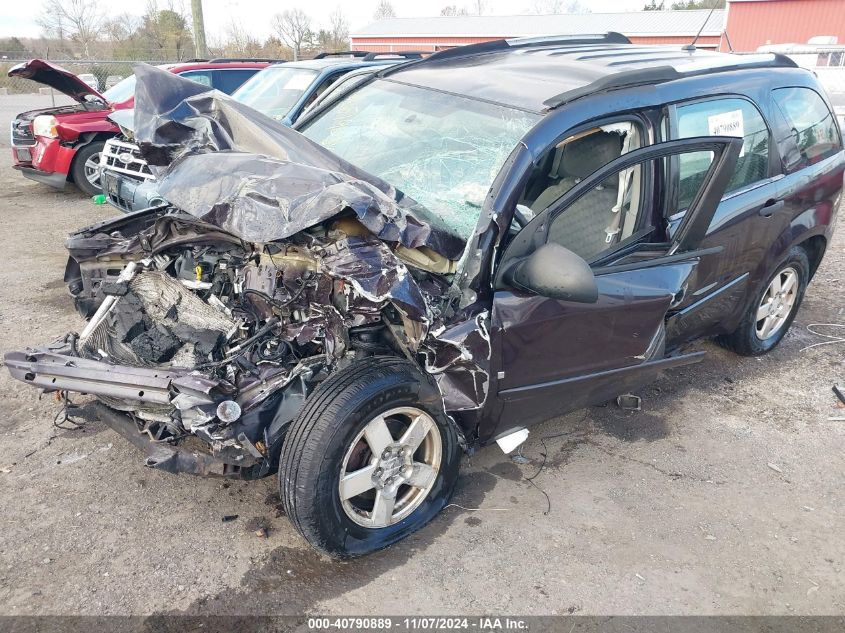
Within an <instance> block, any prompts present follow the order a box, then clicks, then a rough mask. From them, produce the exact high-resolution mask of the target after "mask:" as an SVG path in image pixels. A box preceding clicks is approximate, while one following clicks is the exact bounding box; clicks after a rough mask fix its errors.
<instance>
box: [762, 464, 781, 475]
mask: <svg viewBox="0 0 845 633" xmlns="http://www.w3.org/2000/svg"><path fill="white" fill-rule="evenodd" d="M766 466H768V467H769V468H771V469H772V470H773V471H775V472H776V473H780V474H781V475H782V474H783V471H782V470H781V469H780V466H778V465H777V464H773V463H772V462H769V463H768V464H766Z"/></svg>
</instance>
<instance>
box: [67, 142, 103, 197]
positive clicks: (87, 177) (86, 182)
mask: <svg viewBox="0 0 845 633" xmlns="http://www.w3.org/2000/svg"><path fill="white" fill-rule="evenodd" d="M105 145H106V144H105V142H104V141H94V142H93V143H88V145H85V146H84V147H82V148H81V149H80V150H79V151H78V152H76V156H74V157H73V165H72V166H71V168H70V175H71V177H72V178H73V182H74V184H75V185H76V186H77V188H78V189H79V190H80V191H81V192H82V193H84V194H85V195H88V196H96V195H97V194H100V193H103V188H102V187H101V186H100V176H99V171H97V172H96V173H97V176H96V179H95V180H92V174H91V169H92V167H93V166H94V164H95V163H96V164H97V165H99V162H100V153H101V152H102V151H103V147H105Z"/></svg>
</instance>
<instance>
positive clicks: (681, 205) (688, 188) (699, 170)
mask: <svg viewBox="0 0 845 633" xmlns="http://www.w3.org/2000/svg"><path fill="white" fill-rule="evenodd" d="M677 112H678V129H677V133H676V134H675V138H692V137H695V136H740V137H742V139H743V144H742V153H741V154H740V157H739V160H738V161H737V165H736V170H735V172H734V175H733V177H732V178H731V181H730V182H729V183H728V186H727V188H726V189H725V193H730V192H732V191H736V190H737V189H742V188H743V187H747V186H748V185H752V184H754V183H755V182H758V181H760V180H763V179H765V178H767V177H768V175H769V136H770V134H769V128H768V126H767V125H766V121H765V120H764V119H763V116H762V115H761V114H760V112H759V110H757V108H756V107H755V106H754V105H753V104H752V103H750V102H749V101H746V100H745V99H734V98H731V99H713V100H709V101H699V102H697V103H690V104H679V105H678V108H677ZM709 168H710V160H709V158H708V157H706V156H704V154H703V153H701V152H698V153H691V154H685V155H682V156H679V157H678V207H677V210H682V209H686V208H687V207H688V206H689V205H690V203H691V202H692V199H693V197H694V196H695V194H696V193H697V192H698V190H699V188H700V186H701V183H702V180H703V178H704V176H705V174H706V173H707V170H708V169H709Z"/></svg>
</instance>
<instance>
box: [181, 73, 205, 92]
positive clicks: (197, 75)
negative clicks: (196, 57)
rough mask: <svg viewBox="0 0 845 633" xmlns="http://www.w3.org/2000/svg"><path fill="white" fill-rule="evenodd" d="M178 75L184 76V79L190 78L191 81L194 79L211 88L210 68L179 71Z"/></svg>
mask: <svg viewBox="0 0 845 633" xmlns="http://www.w3.org/2000/svg"><path fill="white" fill-rule="evenodd" d="M179 76H180V77H184V78H185V79H190V80H191V81H196V82H197V83H198V84H202V85H203V86H208V87H209V88H211V71H210V70H188V71H185V72H183V73H179Z"/></svg>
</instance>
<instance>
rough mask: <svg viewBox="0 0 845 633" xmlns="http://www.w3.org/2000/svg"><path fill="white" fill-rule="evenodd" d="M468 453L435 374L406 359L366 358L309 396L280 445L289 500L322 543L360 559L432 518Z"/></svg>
mask: <svg viewBox="0 0 845 633" xmlns="http://www.w3.org/2000/svg"><path fill="white" fill-rule="evenodd" d="M385 433H386V434H385ZM460 458H461V451H460V447H459V444H458V437H457V433H456V431H455V429H454V427H453V425H452V423H450V421H449V420H448V419H447V418H446V415H445V412H444V411H443V400H442V396H441V394H440V392H439V391H438V389H437V387H436V386H435V385H434V384H433V383H432V382H431V381H430V380H429V379H428V377H427V376H425V375H423V374H422V373H421V372H420V371H419V369H418V368H417V367H416V366H415V365H413V364H412V363H410V362H408V361H406V360H402V359H398V358H393V357H384V356H382V357H373V358H367V359H364V360H362V361H358V362H355V363H353V364H352V365H350V366H349V367H347V368H345V369H343V370H340V371H338V372H336V373H335V374H333V375H332V376H330V377H329V378H328V379H326V380H325V381H324V382H323V383H322V384H321V385H320V386H319V387H318V388H317V389H316V390H315V391H314V392H313V393H312V394H311V395H310V396H309V398H308V399H307V400H306V402H305V406H304V407H303V409H302V411H301V412H300V414H299V416H298V417H297V419H296V420H295V421H294V422H293V423H292V425H291V428H290V429H289V431H288V434H287V437H286V439H285V443H284V445H283V447H282V455H281V460H280V468H279V486H280V489H281V497H282V501H283V503H284V507H285V512H286V513H287V515H288V517H289V518H290V520H291V522H292V523H293V525H294V527H295V528H296V529H297V530H298V531H299V533H300V534H302V536H303V537H305V539H306V540H307V541H308V542H309V543H310V544H311V545H312V546H313V547H314V548H315V549H317V550H319V551H320V552H322V553H324V554H328V555H329V556H332V557H334V558H352V557H355V556H361V555H364V554H368V553H370V552H374V551H376V550H379V549H382V548H384V547H386V546H388V545H390V544H392V543H395V542H396V541H398V540H400V539H402V538H405V537H406V536H408V535H409V534H411V533H413V532H415V531H416V530H418V529H420V528H421V527H423V526H424V525H426V524H427V523H428V522H429V521H431V519H433V518H434V517H435V516H436V515H437V514H438V513H439V512H440V510H442V509H443V507H444V506H445V505H446V504H447V503H448V500H449V498H450V497H451V495H452V491H453V490H454V487H455V482H456V481H457V475H458V470H459V468H460Z"/></svg>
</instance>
